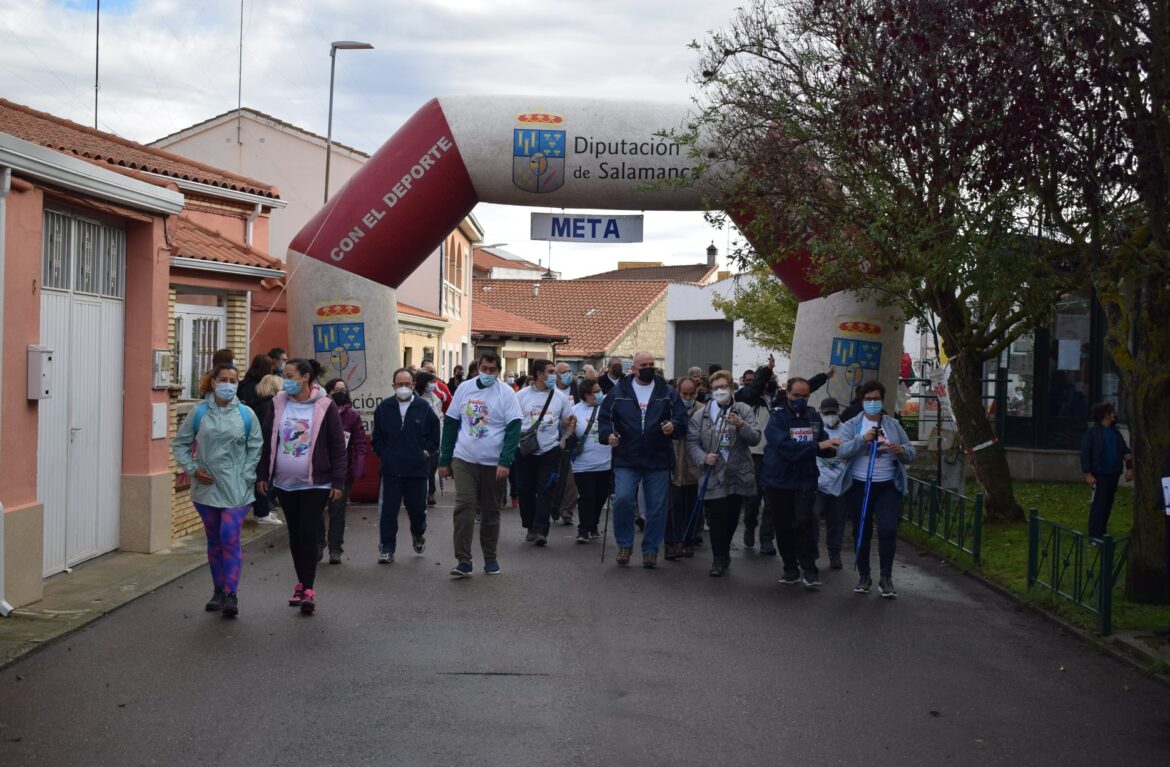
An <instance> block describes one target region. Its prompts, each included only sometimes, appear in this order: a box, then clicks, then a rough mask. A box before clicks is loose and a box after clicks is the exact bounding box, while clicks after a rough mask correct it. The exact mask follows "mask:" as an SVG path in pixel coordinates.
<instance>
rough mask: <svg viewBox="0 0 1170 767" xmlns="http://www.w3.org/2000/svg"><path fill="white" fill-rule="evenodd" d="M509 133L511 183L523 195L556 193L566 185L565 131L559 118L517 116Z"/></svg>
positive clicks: (530, 114) (539, 114)
mask: <svg viewBox="0 0 1170 767" xmlns="http://www.w3.org/2000/svg"><path fill="white" fill-rule="evenodd" d="M516 121H517V122H519V123H520V125H521V127H519V128H514V129H513V130H512V183H513V184H515V185H516V187H517V188H519V189H523V190H524V191H525V192H534V193H536V194H540V193H543V192H555V191H556V190H558V189H560V188H561V186H562V185H563V184H564V183H565V131H563V130H558V128H560V127H562V126H563V125H564V122H565V119H564V118H563V117H561V116H560V115H553V114H545V113H529V114H523V115H519V116H518V117H517V118H516Z"/></svg>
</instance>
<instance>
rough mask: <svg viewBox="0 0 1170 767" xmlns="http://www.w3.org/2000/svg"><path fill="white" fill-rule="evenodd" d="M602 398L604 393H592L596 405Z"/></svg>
mask: <svg viewBox="0 0 1170 767" xmlns="http://www.w3.org/2000/svg"><path fill="white" fill-rule="evenodd" d="M604 399H605V395H604V394H602V393H601V392H594V394H593V400H594V401H595V402H596V403H597V404H598V405H600V404H601V401H602V400H604Z"/></svg>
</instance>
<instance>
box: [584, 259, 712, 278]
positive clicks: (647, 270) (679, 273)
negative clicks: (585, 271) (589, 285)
mask: <svg viewBox="0 0 1170 767" xmlns="http://www.w3.org/2000/svg"><path fill="white" fill-rule="evenodd" d="M718 268H719V267H718V266H708V265H707V264H680V265H678V266H636V267H631V268H628V269H614V270H613V271H609V272H602V273H601V274H591V275H589V276H588V277H582V278H581V279H582V280H655V281H657V280H666V281H667V282H690V283H702V282H704V281H705V280H706V279H707V278H708V277H710V276H711V273H712V272H714V271H715V270H716V269H718Z"/></svg>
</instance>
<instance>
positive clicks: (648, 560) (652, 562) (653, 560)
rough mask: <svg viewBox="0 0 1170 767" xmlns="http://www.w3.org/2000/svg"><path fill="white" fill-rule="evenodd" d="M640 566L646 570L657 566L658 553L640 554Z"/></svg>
mask: <svg viewBox="0 0 1170 767" xmlns="http://www.w3.org/2000/svg"><path fill="white" fill-rule="evenodd" d="M642 567H645V568H646V569H647V570H653V569H654V568H655V567H658V555H657V554H643V555H642Z"/></svg>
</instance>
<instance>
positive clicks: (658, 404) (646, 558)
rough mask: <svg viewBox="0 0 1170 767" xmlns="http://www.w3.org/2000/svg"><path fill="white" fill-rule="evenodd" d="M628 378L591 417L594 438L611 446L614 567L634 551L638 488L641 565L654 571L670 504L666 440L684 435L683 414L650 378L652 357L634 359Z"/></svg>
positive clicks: (669, 460)
mask: <svg viewBox="0 0 1170 767" xmlns="http://www.w3.org/2000/svg"><path fill="white" fill-rule="evenodd" d="M632 370H633V371H634V374H633V375H631V376H627V377H626V378H623V379H622V380H621V382H620V383H618V384H617V385H616V386H614V387H613V390H612V391H611V392H610V393H609V394H607V395H606V397H605V400H604V401H603V402H602V405H601V408H600V410H599V411H598V414H597V438H598V440H600V441H602V442H608V443H609V445H610V446H611V447H613V473H614V499H613V534H614V540H615V541H616V542H617V546H618V554H617V562H618V564H619V565H621V566H623V567H624V566H626V565H628V564H629V563H630V555H631V553H632V552H633V550H634V508H635V506H636V505H637V499H638V485H639V484H640V485H641V486H642V489H643V491H644V492H645V498H646V508H645V509H643V512H644V513H645V517H646V527H645V528H644V529H643V532H642V566H643V567H647V568H653V567H657V566H658V548H659V546H661V545H662V538H663V535H664V534H665V532H666V510H667V507H668V505H669V502H670V470H671V468H672V467H673V466H674V449H673V447H672V445H671V440H675V439H682V438H683V437H685V436H686V432H687V411H686V408H685V407H684V406H683V403H682V400H681V399H679V397H678V395H677V394H676V393H675V392H674V390H673V389H671V388H670V387H669V386H667V385H666V381H665V380H663V379H662V378H661V377H659V376H657V375H656V374H655V370H654V356H653V355H652V354H650V353H649V352H638V353H637V354H635V355H634V365H633V368H632Z"/></svg>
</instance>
